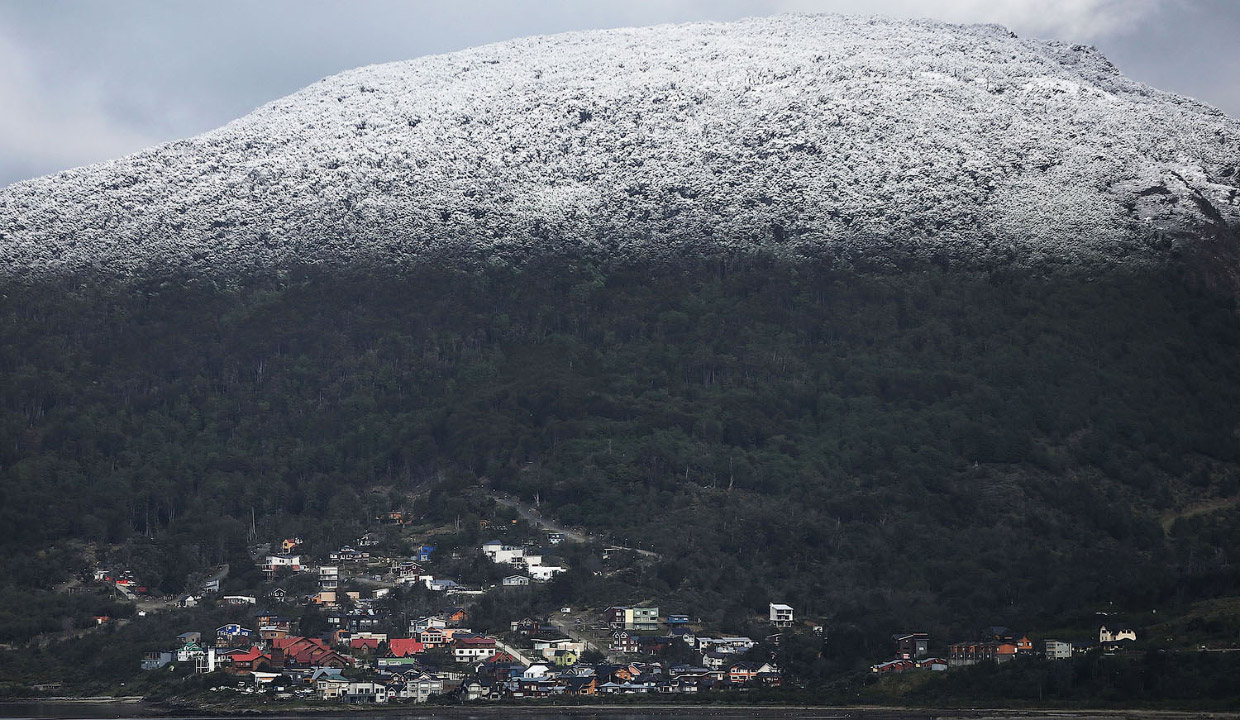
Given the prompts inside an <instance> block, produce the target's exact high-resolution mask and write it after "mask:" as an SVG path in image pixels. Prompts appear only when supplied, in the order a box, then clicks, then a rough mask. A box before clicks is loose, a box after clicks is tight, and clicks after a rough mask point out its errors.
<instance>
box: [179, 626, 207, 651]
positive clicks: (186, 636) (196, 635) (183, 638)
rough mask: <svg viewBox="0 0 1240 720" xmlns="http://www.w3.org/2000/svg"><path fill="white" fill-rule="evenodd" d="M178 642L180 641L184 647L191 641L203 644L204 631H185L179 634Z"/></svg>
mask: <svg viewBox="0 0 1240 720" xmlns="http://www.w3.org/2000/svg"><path fill="white" fill-rule="evenodd" d="M177 642H178V643H180V644H181V646H182V647H183V646H185V645H189V644H190V643H197V644H201V643H202V633H200V632H194V631H192V630H191V631H190V632H183V633H181V634H180V635H177Z"/></svg>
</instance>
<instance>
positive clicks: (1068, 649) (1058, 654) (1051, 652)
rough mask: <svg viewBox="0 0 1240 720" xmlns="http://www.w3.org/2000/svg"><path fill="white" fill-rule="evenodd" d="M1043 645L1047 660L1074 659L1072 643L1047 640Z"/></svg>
mask: <svg viewBox="0 0 1240 720" xmlns="http://www.w3.org/2000/svg"><path fill="white" fill-rule="evenodd" d="M1043 645H1044V648H1045V655H1046V659H1047V660H1068V659H1070V658H1071V657H1072V643H1066V642H1062V641H1060V640H1046V641H1044V643H1043Z"/></svg>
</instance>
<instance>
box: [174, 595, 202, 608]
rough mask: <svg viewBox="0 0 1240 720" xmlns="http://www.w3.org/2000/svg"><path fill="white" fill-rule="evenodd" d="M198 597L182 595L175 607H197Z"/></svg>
mask: <svg viewBox="0 0 1240 720" xmlns="http://www.w3.org/2000/svg"><path fill="white" fill-rule="evenodd" d="M199 599H200V598H199V597H198V596H197V595H182V596H181V597H179V598H177V607H183V608H191V607H198V601H199Z"/></svg>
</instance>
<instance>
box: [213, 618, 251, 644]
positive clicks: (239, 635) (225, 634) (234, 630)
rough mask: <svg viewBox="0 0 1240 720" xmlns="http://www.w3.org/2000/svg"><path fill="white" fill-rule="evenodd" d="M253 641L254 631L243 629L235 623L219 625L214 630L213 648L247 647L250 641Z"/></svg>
mask: <svg viewBox="0 0 1240 720" xmlns="http://www.w3.org/2000/svg"><path fill="white" fill-rule="evenodd" d="M253 639H254V631H253V630H249V629H247V628H243V627H241V626H240V625H238V624H237V623H228V624H227V625H221V626H219V627H218V628H216V629H215V646H216V647H224V648H228V647H240V646H242V645H244V646H246V647H249V645H250V641H251V640H253Z"/></svg>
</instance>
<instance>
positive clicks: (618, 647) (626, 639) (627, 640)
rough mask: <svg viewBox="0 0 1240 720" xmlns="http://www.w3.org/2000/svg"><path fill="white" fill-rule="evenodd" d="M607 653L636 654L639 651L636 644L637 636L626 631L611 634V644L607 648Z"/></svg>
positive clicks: (638, 645)
mask: <svg viewBox="0 0 1240 720" xmlns="http://www.w3.org/2000/svg"><path fill="white" fill-rule="evenodd" d="M607 650H608V652H614V653H628V654H636V653H638V652H640V651H641V645H640V644H638V636H637V635H634V634H633V633H630V632H629V631H628V630H617V631H615V632H613V633H612V634H611V643H610V644H609V645H608V646H607Z"/></svg>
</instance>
